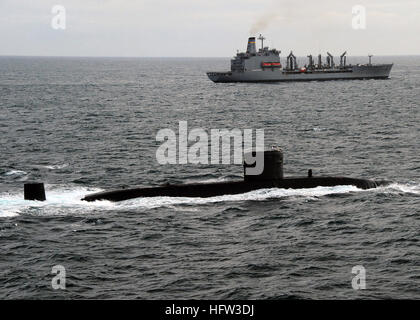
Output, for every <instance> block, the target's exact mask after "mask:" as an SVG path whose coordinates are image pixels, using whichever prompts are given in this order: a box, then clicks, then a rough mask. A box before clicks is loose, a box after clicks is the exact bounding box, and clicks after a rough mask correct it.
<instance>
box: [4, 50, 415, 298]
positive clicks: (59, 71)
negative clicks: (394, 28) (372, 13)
mask: <svg viewBox="0 0 420 320" xmlns="http://www.w3.org/2000/svg"><path fill="white" fill-rule="evenodd" d="M350 60H351V61H350V62H352V63H356V62H359V61H363V62H365V60H367V58H359V59H357V58H353V59H350ZM374 62H394V63H395V65H394V68H393V70H392V72H391V79H389V80H363V81H361V80H355V81H333V82H309V83H278V84H214V83H212V82H211V81H209V80H208V79H207V78H206V75H205V71H209V70H223V69H226V68H227V67H228V64H229V60H228V59H134V58H133V59H116V58H16V57H0V111H1V112H0V142H1V143H0V156H1V157H0V244H1V251H0V298H8V299H10V298H31V299H32V298H35V299H40V298H52V299H55V298H65V299H68V298H107V299H108V298H117V299H122V298H139V299H161V298H175V299H180V298H185V299H189V298H193V299H200V298H212V299H220V298H226V299H239V298H242V299H246V298H252V299H265V298H270V299H281V298H311V299H321V298H339V299H352V298H362V299H365V298H366V299H371V298H381V299H382V298H417V299H419V298H420V289H419V288H420V261H419V257H420V250H419V239H420V237H419V236H420V224H419V221H420V218H419V213H420V157H419V149H420V125H419V123H420V112H419V111H420V57H418V56H417V57H374ZM180 120H188V125H189V128H193V127H201V128H204V129H212V128H227V129H233V128H239V129H245V128H253V129H257V128H262V129H265V138H266V139H265V140H266V145H267V146H270V145H273V144H275V145H280V146H281V147H282V148H283V150H284V153H285V174H286V175H305V174H306V171H307V169H309V168H312V169H313V171H314V175H319V174H330V175H347V176H352V177H362V178H372V179H375V178H377V179H389V180H392V181H393V182H394V183H393V184H392V185H391V186H389V187H381V188H378V189H374V190H368V191H363V190H359V189H357V188H355V187H348V186H337V187H332V188H315V189H306V190H283V189H270V190H260V191H255V192H251V193H248V194H243V195H235V196H223V197H216V198H209V199H192V198H181V199H176V198H149V199H136V200H130V201H125V202H121V203H110V202H106V201H103V202H97V203H84V202H82V201H80V198H82V197H83V196H84V195H85V194H88V193H90V192H94V191H99V190H106V189H112V188H119V187H123V186H133V185H141V186H147V185H158V184H162V183H164V182H167V181H170V182H198V181H203V182H204V181H207V182H208V181H218V180H223V179H225V180H228V179H241V177H242V168H241V166H226V165H167V166H162V165H159V164H158V163H157V161H156V158H155V152H156V150H157V147H158V146H159V144H158V143H157V142H156V141H155V137H156V133H157V131H158V130H160V129H163V128H166V127H168V128H173V129H177V128H178V121H180ZM32 180H41V181H44V182H45V183H46V188H47V198H48V200H47V201H46V202H44V203H41V202H35V201H29V202H27V201H24V200H22V199H23V184H24V183H25V181H32ZM54 265H62V266H64V267H65V268H66V275H67V281H66V285H67V287H66V290H53V289H52V287H51V279H52V278H53V276H54V275H52V274H51V268H52V267H53V266H54ZM355 265H363V266H364V267H365V268H366V273H367V278H366V283H367V289H366V290H358V291H356V290H353V289H352V286H351V279H352V277H353V276H354V275H352V274H351V269H352V267H353V266H355Z"/></svg>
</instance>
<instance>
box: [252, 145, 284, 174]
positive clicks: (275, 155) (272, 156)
mask: <svg viewBox="0 0 420 320" xmlns="http://www.w3.org/2000/svg"><path fill="white" fill-rule="evenodd" d="M247 155H248V156H247ZM250 155H252V159H256V160H255V161H254V163H252V164H248V163H247V162H246V159H248V158H249V156H250ZM258 159H262V160H264V163H263V165H264V168H263V170H262V172H261V173H260V174H256V175H255V174H247V168H255V167H256V166H257V161H258ZM258 165H260V164H258ZM278 179H283V151H282V150H281V149H278V148H277V149H273V150H266V151H252V152H251V153H248V154H245V161H244V181H247V182H251V181H264V180H278Z"/></svg>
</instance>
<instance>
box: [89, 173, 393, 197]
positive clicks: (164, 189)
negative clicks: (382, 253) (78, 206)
mask: <svg viewBox="0 0 420 320" xmlns="http://www.w3.org/2000/svg"><path fill="white" fill-rule="evenodd" d="M386 184H389V182H387V181H373V180H367V179H354V178H348V177H310V178H306V177H295V178H294V177H288V178H283V179H272V180H261V181H231V182H217V183H196V184H179V185H165V186H159V187H151V188H133V189H121V190H114V191H107V192H99V193H94V194H91V195H87V196H85V197H84V198H83V199H82V200H85V201H96V200H108V201H114V202H117V201H123V200H128V199H134V198H140V197H201V198H206V197H215V196H221V195H229V194H240V193H246V192H250V191H253V190H258V189H265V188H284V189H303V188H315V187H319V186H322V187H331V186H338V185H353V186H356V187H357V188H360V189H370V188H376V187H378V186H380V185H386Z"/></svg>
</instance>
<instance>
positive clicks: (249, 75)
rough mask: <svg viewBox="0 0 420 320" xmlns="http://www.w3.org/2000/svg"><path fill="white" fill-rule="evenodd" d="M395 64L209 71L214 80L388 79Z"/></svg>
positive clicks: (208, 73)
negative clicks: (336, 67)
mask: <svg viewBox="0 0 420 320" xmlns="http://www.w3.org/2000/svg"><path fill="white" fill-rule="evenodd" d="M392 66H393V64H378V65H361V66H352V67H351V68H348V69H346V70H319V71H318V70H314V71H312V72H311V71H307V72H298V71H292V72H290V71H289V72H287V71H285V70H278V69H260V70H253V71H244V72H230V71H229V72H207V76H208V77H209V79H210V80H212V81H213V82H225V83H226V82H280V81H327V80H358V79H359V80H360V79H387V78H389V74H390V72H391V69H392Z"/></svg>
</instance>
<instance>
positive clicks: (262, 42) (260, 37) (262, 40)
mask: <svg viewBox="0 0 420 320" xmlns="http://www.w3.org/2000/svg"><path fill="white" fill-rule="evenodd" d="M258 40H261V50H263V49H264V40H265V38H264V37H263V36H262V35H261V34H260V36H259V37H258Z"/></svg>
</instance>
